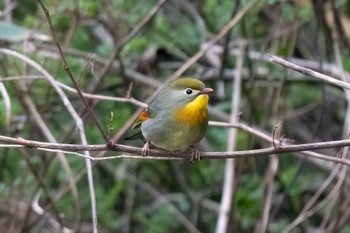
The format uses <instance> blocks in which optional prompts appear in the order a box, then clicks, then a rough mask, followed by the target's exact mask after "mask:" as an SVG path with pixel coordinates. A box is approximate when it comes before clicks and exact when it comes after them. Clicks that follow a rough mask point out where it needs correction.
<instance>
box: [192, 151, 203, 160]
mask: <svg viewBox="0 0 350 233" xmlns="http://www.w3.org/2000/svg"><path fill="white" fill-rule="evenodd" d="M200 159H201V153H200V152H199V151H198V150H197V149H196V148H193V150H192V156H191V162H197V161H199V160H200Z"/></svg>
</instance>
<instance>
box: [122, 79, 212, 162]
mask: <svg viewBox="0 0 350 233" xmlns="http://www.w3.org/2000/svg"><path fill="white" fill-rule="evenodd" d="M213 91H214V90H213V89H212V88H209V87H205V85H204V83H203V82H202V81H200V80H198V79H194V78H178V79H177V80H175V81H173V82H170V83H168V84H166V85H165V86H164V87H163V88H161V89H160V90H159V92H158V93H157V94H156V95H155V97H154V98H153V100H152V101H151V102H150V103H149V105H148V107H147V108H146V109H145V110H144V111H143V112H142V113H141V114H140V116H139V117H138V119H137V120H136V121H135V123H134V125H133V126H132V129H141V132H140V131H139V132H138V133H136V134H134V135H132V136H130V137H128V138H126V139H136V138H139V137H142V138H143V139H144V141H145V144H144V146H143V148H142V155H143V156H144V157H145V156H149V155H150V146H152V145H153V146H155V147H156V148H160V149H163V150H166V151H169V152H177V151H182V152H184V151H191V152H192V157H191V160H199V159H200V153H199V152H198V150H197V148H196V147H197V145H198V143H199V142H200V141H201V139H202V138H203V136H204V134H205V131H206V129H207V127H208V101H209V96H208V94H209V93H211V92H213Z"/></svg>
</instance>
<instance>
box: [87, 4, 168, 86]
mask: <svg viewBox="0 0 350 233" xmlns="http://www.w3.org/2000/svg"><path fill="white" fill-rule="evenodd" d="M167 1H168V0H159V1H158V3H157V4H156V5H155V6H154V7H153V8H152V9H151V10H150V11H149V12H148V14H147V15H146V16H145V17H144V18H143V19H142V20H141V21H140V22H139V23H138V24H137V25H135V26H134V27H133V29H132V30H131V32H130V33H129V34H128V35H126V36H125V37H124V38H122V39H121V41H120V42H119V43H118V44H117V47H116V49H115V51H114V53H113V55H112V56H111V58H110V59H109V61H108V62H107V63H106V65H105V66H104V67H103V69H102V70H101V72H100V73H99V74H98V75H97V77H96V79H95V80H94V82H93V83H92V85H91V86H90V88H89V89H88V90H89V92H94V89H95V88H96V86H97V84H98V83H100V82H101V80H102V78H103V77H104V76H105V75H106V73H107V72H108V70H109V69H110V68H111V66H112V64H113V63H114V62H115V59H116V58H117V57H118V54H119V53H120V52H121V51H122V49H123V48H124V46H125V45H126V44H127V43H128V42H129V41H130V40H131V39H132V38H134V37H135V36H136V35H137V33H139V32H140V30H141V29H142V28H143V27H144V26H145V25H146V24H147V23H148V22H149V21H150V20H151V19H152V18H153V17H154V16H155V15H156V14H157V13H158V11H159V10H160V9H161V8H162V6H163V5H164V4H165V3H166V2H167Z"/></svg>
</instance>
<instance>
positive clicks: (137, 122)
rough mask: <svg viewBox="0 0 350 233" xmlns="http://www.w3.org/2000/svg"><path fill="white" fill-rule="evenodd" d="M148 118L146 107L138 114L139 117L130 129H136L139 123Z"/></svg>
mask: <svg viewBox="0 0 350 233" xmlns="http://www.w3.org/2000/svg"><path fill="white" fill-rule="evenodd" d="M148 119H149V117H148V114H147V109H146V110H144V111H143V112H142V113H141V114H140V116H139V118H138V119H137V120H136V121H135V123H134V125H133V126H132V129H136V128H138V127H140V126H141V123H142V122H144V121H146V120H148Z"/></svg>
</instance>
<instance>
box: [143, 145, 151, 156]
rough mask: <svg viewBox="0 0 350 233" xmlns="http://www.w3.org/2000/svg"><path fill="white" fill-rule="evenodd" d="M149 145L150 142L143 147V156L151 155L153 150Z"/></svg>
mask: <svg viewBox="0 0 350 233" xmlns="http://www.w3.org/2000/svg"><path fill="white" fill-rule="evenodd" d="M149 146H150V143H149V142H146V143H145V145H144V146H143V147H142V156H143V157H148V156H150V154H151V152H150V149H149Z"/></svg>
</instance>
